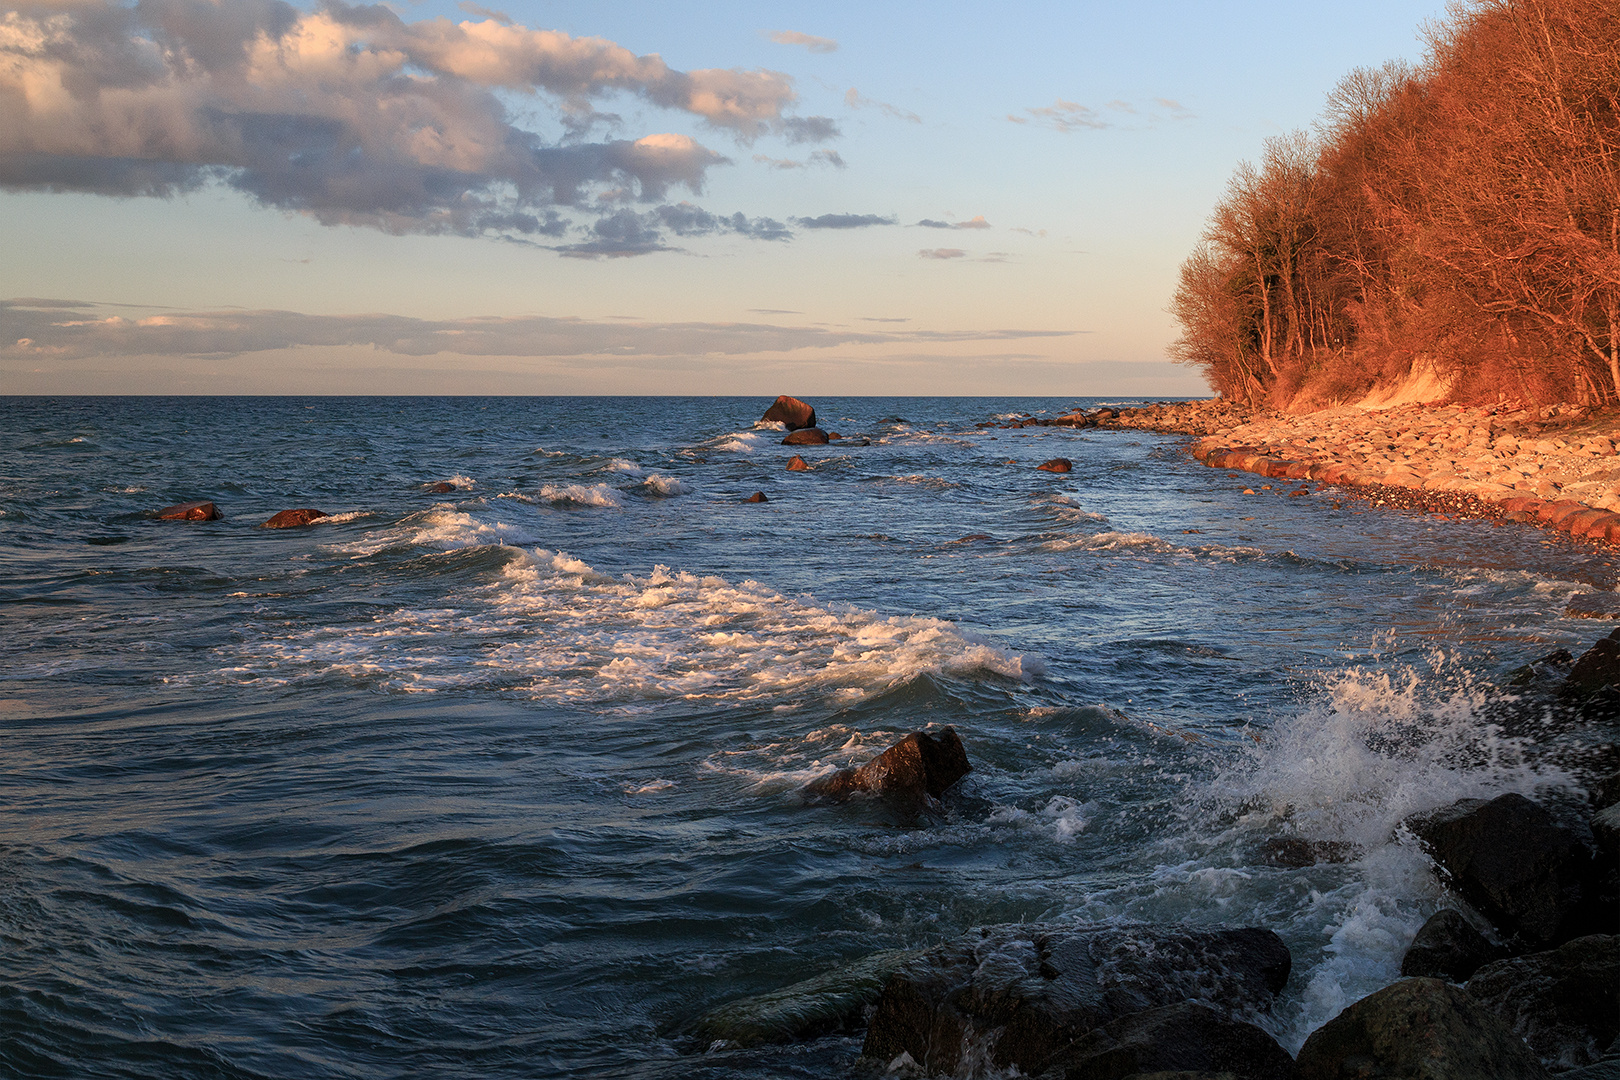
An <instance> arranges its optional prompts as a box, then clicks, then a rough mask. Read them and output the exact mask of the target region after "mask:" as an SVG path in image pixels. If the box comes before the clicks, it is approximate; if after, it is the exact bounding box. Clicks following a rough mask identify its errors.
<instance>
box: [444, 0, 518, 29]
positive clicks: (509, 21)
mask: <svg viewBox="0 0 1620 1080" xmlns="http://www.w3.org/2000/svg"><path fill="white" fill-rule="evenodd" d="M456 7H457V8H459V9H460V10H462V11H465V12H466V13H467V14H468V15H476V16H478V17H479V18H480V19H491V20H493V21H495V22H498V23H500V24H501V25H502V26H511V25H513V23H514V22H515V21H516V20H514V19H513V18H512V16H510V15H508V14H507V13H506V12H504V11H491V10H490V9H489V8H487V7H480V6H479V5H477V4H475V3H473V2H472V0H459V2H458V3H457V4H456Z"/></svg>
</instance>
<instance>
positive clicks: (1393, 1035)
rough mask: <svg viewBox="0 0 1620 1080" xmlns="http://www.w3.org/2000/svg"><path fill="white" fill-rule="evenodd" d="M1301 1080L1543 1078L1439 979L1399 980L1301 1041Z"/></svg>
mask: <svg viewBox="0 0 1620 1080" xmlns="http://www.w3.org/2000/svg"><path fill="white" fill-rule="evenodd" d="M1297 1063H1298V1066H1299V1075H1300V1077H1301V1078H1302V1080H1348V1078H1360V1077H1365V1078H1368V1080H1373V1078H1384V1077H1388V1078H1390V1080H1394V1078H1396V1077H1399V1078H1401V1080H1486V1078H1487V1077H1489V1078H1490V1080H1547V1070H1545V1069H1544V1068H1542V1066H1541V1062H1539V1061H1537V1060H1536V1055H1535V1054H1534V1053H1532V1052H1531V1050H1530V1048H1529V1047H1528V1046H1526V1045H1524V1043H1523V1042H1521V1041H1520V1040H1519V1039H1518V1038H1517V1037H1515V1036H1514V1034H1513V1032H1511V1031H1509V1030H1508V1028H1507V1025H1505V1024H1503V1023H1502V1021H1501V1020H1499V1019H1497V1017H1496V1015H1495V1014H1494V1013H1492V1012H1491V1011H1490V1010H1489V1009H1487V1008H1485V1006H1483V1005H1481V1004H1479V1003H1478V1002H1476V1001H1475V1000H1474V999H1473V998H1471V997H1469V996H1468V994H1466V993H1464V992H1463V991H1462V990H1461V989H1459V988H1458V987H1455V986H1452V985H1450V984H1448V983H1446V982H1445V981H1443V980H1441V979H1405V980H1402V981H1401V982H1398V983H1395V984H1394V985H1393V986H1386V987H1384V988H1383V989H1382V990H1380V991H1378V992H1377V993H1374V994H1369V995H1368V996H1367V997H1364V998H1362V999H1361V1000H1360V1001H1358V1002H1356V1003H1355V1004H1354V1005H1351V1006H1350V1007H1349V1008H1348V1009H1345V1010H1344V1011H1343V1012H1341V1013H1340V1014H1339V1015H1338V1016H1335V1017H1334V1018H1333V1019H1332V1020H1329V1021H1328V1022H1327V1023H1326V1024H1324V1025H1322V1026H1321V1027H1320V1028H1318V1029H1316V1031H1314V1032H1312V1033H1311V1037H1310V1038H1308V1039H1306V1040H1305V1045H1304V1046H1303V1047H1301V1048H1300V1051H1299V1057H1298V1059H1297Z"/></svg>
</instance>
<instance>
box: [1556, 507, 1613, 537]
mask: <svg viewBox="0 0 1620 1080" xmlns="http://www.w3.org/2000/svg"><path fill="white" fill-rule="evenodd" d="M1608 517H1609V512H1608V511H1607V510H1577V511H1576V512H1575V513H1573V514H1570V515H1569V516H1568V517H1566V518H1563V519H1562V520H1560V521H1559V522H1558V527H1559V528H1560V529H1563V530H1564V531H1565V532H1567V533H1569V534H1570V535H1571V536H1585V535H1586V534H1587V530H1588V529H1589V528H1591V527H1592V526H1593V525H1597V526H1598V532H1599V535H1601V534H1602V533H1603V532H1604V526H1606V525H1607V524H1608V522H1607V520H1606V519H1607V518H1608Z"/></svg>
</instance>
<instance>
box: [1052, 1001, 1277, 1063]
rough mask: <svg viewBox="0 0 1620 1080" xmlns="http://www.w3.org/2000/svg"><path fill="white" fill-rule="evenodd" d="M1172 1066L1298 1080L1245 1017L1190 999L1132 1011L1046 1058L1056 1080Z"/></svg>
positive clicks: (1274, 1045)
mask: <svg viewBox="0 0 1620 1080" xmlns="http://www.w3.org/2000/svg"><path fill="white" fill-rule="evenodd" d="M1172 1070H1176V1071H1183V1072H1193V1073H1204V1074H1209V1073H1223V1072H1224V1073H1227V1074H1229V1075H1232V1074H1235V1075H1237V1076H1241V1077H1244V1078H1245V1080H1295V1077H1297V1076H1298V1072H1297V1070H1296V1069H1295V1067H1294V1059H1293V1058H1291V1057H1289V1056H1288V1051H1286V1050H1284V1049H1283V1048H1282V1047H1281V1046H1279V1045H1277V1040H1276V1039H1274V1038H1272V1037H1271V1036H1270V1035H1268V1034H1266V1033H1265V1032H1264V1031H1262V1030H1260V1029H1259V1028H1257V1027H1255V1026H1254V1025H1253V1024H1248V1023H1244V1022H1243V1021H1241V1020H1233V1019H1231V1018H1230V1017H1227V1016H1223V1015H1221V1014H1220V1013H1218V1012H1216V1011H1215V1010H1214V1009H1211V1008H1209V1007H1208V1006H1205V1005H1198V1004H1195V1003H1193V1002H1190V1001H1183V1002H1179V1003H1177V1004H1175V1005H1166V1006H1163V1007H1161V1008H1157V1009H1147V1010H1145V1011H1143V1012H1139V1013H1132V1014H1131V1015H1129V1016H1126V1017H1122V1018H1121V1019H1118V1020H1115V1021H1113V1022H1112V1023H1109V1024H1105V1025H1103V1026H1102V1027H1100V1028H1097V1029H1095V1030H1094V1031H1091V1032H1090V1033H1088V1034H1086V1035H1083V1036H1081V1037H1080V1039H1079V1040H1077V1041H1076V1042H1075V1043H1073V1044H1072V1045H1071V1046H1069V1047H1068V1048H1067V1049H1064V1050H1061V1051H1059V1052H1058V1054H1057V1055H1056V1056H1055V1057H1054V1058H1052V1059H1051V1060H1049V1061H1047V1062H1046V1064H1045V1065H1044V1066H1042V1068H1041V1075H1042V1076H1043V1077H1051V1078H1053V1080H1057V1078H1061V1080H1121V1078H1123V1077H1127V1076H1139V1075H1141V1074H1144V1073H1148V1074H1163V1073H1166V1072H1170V1071H1172Z"/></svg>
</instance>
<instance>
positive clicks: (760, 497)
mask: <svg viewBox="0 0 1620 1080" xmlns="http://www.w3.org/2000/svg"><path fill="white" fill-rule="evenodd" d="M793 460H794V461H799V460H801V459H800V458H794V459H793ZM770 501H771V500H769V499H767V498H766V497H765V493H764V492H763V491H756V492H754V493H753V494H752V495H750V496H748V498H746V499H744V500H743V502H751V503H761V502H770Z"/></svg>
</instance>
